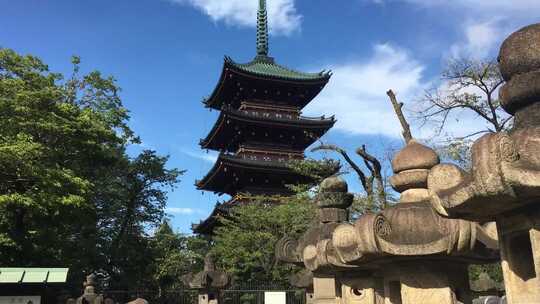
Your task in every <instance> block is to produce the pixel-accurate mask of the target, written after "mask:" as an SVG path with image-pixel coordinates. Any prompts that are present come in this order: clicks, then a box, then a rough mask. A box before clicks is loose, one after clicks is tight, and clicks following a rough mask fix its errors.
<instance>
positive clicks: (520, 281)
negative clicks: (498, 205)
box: [497, 210, 540, 303]
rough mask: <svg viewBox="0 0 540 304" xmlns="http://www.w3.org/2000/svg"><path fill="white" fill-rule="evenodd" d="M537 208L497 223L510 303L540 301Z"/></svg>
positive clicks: (506, 217) (539, 229)
mask: <svg viewBox="0 0 540 304" xmlns="http://www.w3.org/2000/svg"><path fill="white" fill-rule="evenodd" d="M539 222H540V210H536V211H530V212H527V213H520V214H516V215H512V216H505V217H501V219H500V220H499V221H498V222H497V225H498V232H499V243H500V248H501V259H502V269H503V275H504V283H505V288H506V296H507V298H508V302H509V303H540V224H539Z"/></svg>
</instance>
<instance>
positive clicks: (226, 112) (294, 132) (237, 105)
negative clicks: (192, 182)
mask: <svg viewBox="0 0 540 304" xmlns="http://www.w3.org/2000/svg"><path fill="white" fill-rule="evenodd" d="M330 77H331V72H329V71H322V72H319V73H304V72H299V71H295V70H293V69H289V68H286V67H284V66H282V65H279V64H277V63H276V61H275V60H274V58H272V57H270V56H269V53H268V21H267V11H266V0H259V10H258V14H257V55H256V56H255V58H254V59H253V60H252V61H250V62H248V63H237V62H235V61H233V60H232V59H231V58H230V57H227V56H226V57H225V60H224V64H223V69H222V72H221V76H220V79H219V82H218V84H217V86H216V88H215V89H214V91H213V92H212V94H211V95H210V97H208V98H205V99H204V101H203V103H204V105H205V107H207V108H210V109H214V110H218V111H220V115H219V117H218V119H217V121H216V123H215V124H214V126H213V128H212V129H211V131H210V132H209V133H208V135H207V136H206V137H205V138H204V139H202V140H201V142H200V145H201V147H202V148H203V149H210V150H216V151H219V152H220V154H219V156H218V159H217V161H216V163H215V164H214V166H213V167H212V168H211V169H210V171H209V172H208V174H206V176H204V177H203V178H202V179H201V180H198V181H197V182H196V186H197V189H199V190H206V191H212V192H214V193H216V194H219V195H222V194H228V195H229V196H230V197H231V199H230V200H228V201H227V202H224V203H218V204H217V205H216V207H215V209H214V210H213V211H212V214H211V215H210V216H209V217H208V218H207V219H206V220H204V221H202V222H200V223H199V224H197V225H193V231H194V232H195V233H199V234H203V235H211V234H212V231H213V228H214V226H215V224H216V222H217V221H216V220H217V217H218V216H219V215H224V214H227V212H228V211H229V209H230V207H231V206H234V205H235V204H238V203H239V202H244V203H247V202H248V201H247V199H243V197H244V196H242V194H245V193H248V194H251V195H275V194H285V195H286V194H288V193H290V190H289V189H288V188H287V187H286V185H290V184H298V183H302V182H305V181H307V180H308V178H307V177H306V176H302V175H300V174H298V173H296V172H294V171H293V170H291V169H290V167H289V165H288V163H289V161H291V160H301V159H303V158H304V150H305V149H306V148H307V147H308V146H310V145H311V144H312V143H314V142H315V141H316V140H317V139H319V138H320V137H321V136H323V135H324V134H325V133H326V132H327V131H328V130H329V129H330V128H331V127H332V126H333V125H334V123H335V119H334V117H333V116H332V117H329V118H325V117H324V116H322V117H318V118H307V117H303V116H301V110H302V109H303V108H304V107H305V106H306V105H307V104H308V103H309V102H310V101H311V100H313V98H315V96H317V95H318V94H319V92H321V90H322V89H323V88H324V87H325V85H326V84H327V83H328V81H329V80H330Z"/></svg>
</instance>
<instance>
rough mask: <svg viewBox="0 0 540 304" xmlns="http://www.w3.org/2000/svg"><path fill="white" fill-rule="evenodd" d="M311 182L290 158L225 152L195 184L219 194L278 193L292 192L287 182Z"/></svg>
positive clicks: (200, 188)
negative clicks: (294, 165) (291, 162)
mask: <svg viewBox="0 0 540 304" xmlns="http://www.w3.org/2000/svg"><path fill="white" fill-rule="evenodd" d="M308 182H310V179H309V178H308V177H306V176H304V175H301V174H299V173H297V172H295V171H294V170H293V169H291V167H290V162H289V159H285V158H284V159H275V158H271V157H257V155H249V154H244V155H242V154H239V155H229V154H224V153H222V154H220V155H219V157H218V159H217V161H216V163H215V164H214V166H213V167H212V169H210V171H209V172H208V174H206V176H205V177H204V178H203V179H202V180H200V181H197V182H196V184H195V185H196V186H197V189H199V190H206V191H212V192H214V193H216V194H220V195H221V194H229V195H231V196H235V195H237V194H241V193H249V194H251V195H276V194H290V193H291V191H290V189H289V188H288V187H287V185H296V184H300V183H308Z"/></svg>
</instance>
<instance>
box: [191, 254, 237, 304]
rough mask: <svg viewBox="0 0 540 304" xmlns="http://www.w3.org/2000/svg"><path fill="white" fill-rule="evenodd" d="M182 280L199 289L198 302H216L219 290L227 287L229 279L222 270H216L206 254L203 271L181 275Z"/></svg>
mask: <svg viewBox="0 0 540 304" xmlns="http://www.w3.org/2000/svg"><path fill="white" fill-rule="evenodd" d="M182 282H183V283H184V285H186V286H188V287H189V288H193V289H197V290H198V291H199V304H218V303H219V302H220V301H219V299H220V290H222V289H225V288H227V286H228V285H229V284H230V282H231V279H230V276H229V275H228V274H227V273H225V272H224V271H220V270H216V267H215V264H214V260H213V258H212V256H211V255H210V254H208V255H206V257H205V258H204V269H203V271H201V272H198V273H196V274H192V273H189V274H186V275H184V276H182Z"/></svg>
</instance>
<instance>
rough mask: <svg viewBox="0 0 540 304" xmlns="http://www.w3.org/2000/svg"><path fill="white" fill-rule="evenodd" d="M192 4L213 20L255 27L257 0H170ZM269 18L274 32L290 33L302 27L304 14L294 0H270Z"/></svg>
mask: <svg viewBox="0 0 540 304" xmlns="http://www.w3.org/2000/svg"><path fill="white" fill-rule="evenodd" d="M170 1H172V2H175V3H181V4H190V5H192V6H194V7H196V8H198V9H200V10H201V11H203V12H204V13H205V14H206V15H208V16H209V17H210V18H211V19H212V20H213V21H223V22H225V23H226V24H231V25H239V26H247V27H255V25H256V21H257V9H258V5H259V1H257V0H170ZM267 6H268V20H269V27H270V32H271V33H272V34H278V35H279V34H281V35H288V34H291V33H292V32H294V31H296V30H299V29H300V24H301V22H302V16H301V15H299V14H298V13H297V11H296V8H295V5H294V0H272V1H268V4H267Z"/></svg>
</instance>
